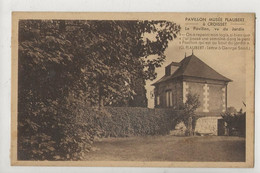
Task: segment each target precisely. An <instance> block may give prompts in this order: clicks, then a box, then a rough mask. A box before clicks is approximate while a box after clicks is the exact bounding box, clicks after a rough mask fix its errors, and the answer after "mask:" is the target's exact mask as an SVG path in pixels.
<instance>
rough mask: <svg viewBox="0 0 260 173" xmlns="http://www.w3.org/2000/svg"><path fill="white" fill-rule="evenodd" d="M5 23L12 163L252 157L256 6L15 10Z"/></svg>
mask: <svg viewBox="0 0 260 173" xmlns="http://www.w3.org/2000/svg"><path fill="white" fill-rule="evenodd" d="M12 27H13V28H12V123H11V126H12V129H11V130H12V146H11V158H12V165H27V166H28V165H29V166H30V165H31V166H32V165H49V166H58V165H65V166H148V167H149V166H151V167H153V166H159V167H160V166H163V167H180V166H182V167H183V166H184V167H192V166H193V167H252V166H253V160H254V147H253V146H254V144H253V141H254V51H255V47H254V46H255V40H254V36H255V30H254V29H255V15H254V14H253V13H26V12H24V13H23V12H15V13H13V23H12ZM185 165H186V166H185Z"/></svg>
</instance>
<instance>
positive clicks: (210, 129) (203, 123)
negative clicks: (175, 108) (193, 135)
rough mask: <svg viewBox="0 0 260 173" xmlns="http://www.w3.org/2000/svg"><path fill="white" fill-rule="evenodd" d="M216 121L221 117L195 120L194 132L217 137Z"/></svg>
mask: <svg viewBox="0 0 260 173" xmlns="http://www.w3.org/2000/svg"><path fill="white" fill-rule="evenodd" d="M218 119H221V117H201V118H199V119H198V120H197V123H196V127H195V132H198V133H200V134H203V133H205V134H213V135H218Z"/></svg>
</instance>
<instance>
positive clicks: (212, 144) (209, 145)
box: [85, 135, 245, 162]
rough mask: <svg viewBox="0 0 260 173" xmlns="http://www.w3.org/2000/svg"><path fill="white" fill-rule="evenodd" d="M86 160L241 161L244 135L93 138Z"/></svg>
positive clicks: (243, 158)
mask: <svg viewBox="0 0 260 173" xmlns="http://www.w3.org/2000/svg"><path fill="white" fill-rule="evenodd" d="M85 160H89V161H195V162H196V161H221V162H244V161H245V138H240V137H227V136H203V137H202V136H194V137H177V136H171V135H167V136H148V137H129V138H107V139H102V141H96V142H95V144H94V149H93V150H92V151H90V152H89V153H87V154H86V158H85Z"/></svg>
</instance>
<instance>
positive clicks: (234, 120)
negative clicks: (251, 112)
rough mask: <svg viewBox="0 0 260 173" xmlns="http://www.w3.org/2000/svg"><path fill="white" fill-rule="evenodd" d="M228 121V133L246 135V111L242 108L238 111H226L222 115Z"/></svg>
mask: <svg viewBox="0 0 260 173" xmlns="http://www.w3.org/2000/svg"><path fill="white" fill-rule="evenodd" d="M221 116H222V118H223V119H224V121H225V122H226V123H227V129H228V133H229V134H228V135H230V136H245V135H246V112H243V111H242V109H241V110H240V111H239V112H237V113H232V112H225V113H224V114H222V115H221Z"/></svg>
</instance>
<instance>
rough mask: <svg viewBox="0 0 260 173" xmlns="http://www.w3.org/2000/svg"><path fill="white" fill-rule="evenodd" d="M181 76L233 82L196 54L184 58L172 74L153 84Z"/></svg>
mask: <svg viewBox="0 0 260 173" xmlns="http://www.w3.org/2000/svg"><path fill="white" fill-rule="evenodd" d="M180 76H189V77H199V78H204V79H213V80H220V81H226V82H231V80H230V79H228V78H226V77H225V76H223V75H221V74H219V73H218V72H216V71H215V70H214V69H212V68H211V67H210V66H208V65H207V64H206V63H204V62H203V61H201V60H200V59H199V58H198V57H196V56H195V55H193V54H192V55H191V56H188V57H186V58H184V59H183V60H182V61H181V62H180V66H179V68H178V69H177V70H176V71H175V72H174V73H173V74H172V75H170V76H163V77H162V78H161V79H159V80H158V81H157V82H155V83H153V84H152V85H156V84H158V83H161V82H164V81H167V80H169V79H173V78H177V77H180Z"/></svg>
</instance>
